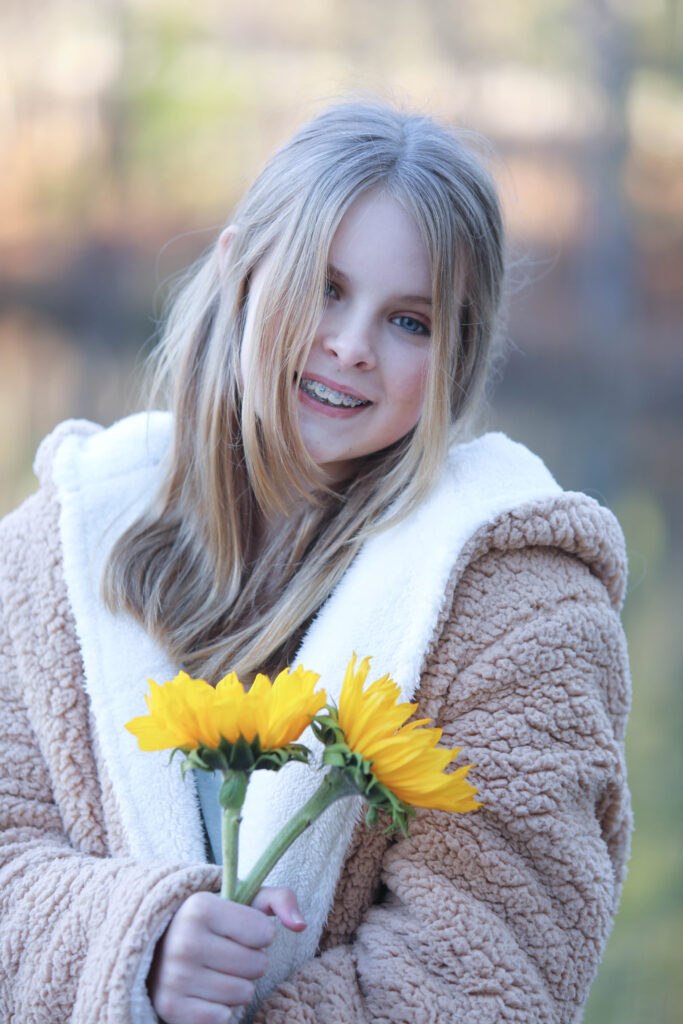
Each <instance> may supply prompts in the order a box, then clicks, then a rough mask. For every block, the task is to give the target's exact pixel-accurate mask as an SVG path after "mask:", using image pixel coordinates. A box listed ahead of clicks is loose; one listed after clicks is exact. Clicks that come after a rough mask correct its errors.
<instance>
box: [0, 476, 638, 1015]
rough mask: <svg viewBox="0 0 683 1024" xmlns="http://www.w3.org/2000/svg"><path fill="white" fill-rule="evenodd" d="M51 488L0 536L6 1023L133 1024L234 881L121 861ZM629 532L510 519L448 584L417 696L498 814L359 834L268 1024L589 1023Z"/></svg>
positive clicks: (536, 508)
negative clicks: (197, 912)
mask: <svg viewBox="0 0 683 1024" xmlns="http://www.w3.org/2000/svg"><path fill="white" fill-rule="evenodd" d="M58 516H59V506H58V503H57V501H56V497H55V493H54V491H53V489H51V487H50V486H49V485H48V486H44V487H43V488H42V489H41V491H40V492H39V493H38V494H37V495H35V496H34V497H32V498H30V499H29V500H28V501H27V502H26V503H25V504H24V505H23V506H22V507H21V508H20V509H19V510H17V512H15V513H14V514H13V515H12V516H10V517H8V518H7V519H6V520H5V521H4V522H3V523H2V525H0V700H1V701H2V716H3V717H2V723H3V729H2V732H1V735H0V743H1V744H2V747H3V749H2V751H1V752H0V766H1V767H0V772H1V775H0V822H1V825H2V833H1V838H0V943H1V946H0V949H1V955H0V1020H2V1021H16V1022H17V1024H19V1022H21V1024H61V1022H67V1021H70V1022H73V1024H95V1022H97V1024H105V1022H106V1024H124V1022H125V1024H131V1021H133V1022H134V1018H133V1017H131V1006H130V991H131V988H132V985H133V980H134V978H135V977H136V974H138V972H139V970H140V968H141V965H142V964H144V957H145V955H149V950H150V949H151V948H152V944H153V942H154V941H155V939H156V937H158V935H159V933H160V930H161V929H162V928H163V926H164V924H165V922H166V921H167V919H168V916H169V914H170V913H171V912H172V911H173V910H174V909H175V908H176V907H177V906H178V905H179V904H180V903H181V902H182V900H183V899H185V898H186V897H187V895H189V894H190V893H191V892H194V891H197V890H199V889H212V890H217V889H218V869H216V868H215V867H213V866H210V865H206V864H196V865H191V866H189V867H188V866H182V867H178V866H174V865H164V864H161V865H151V866H150V865H149V864H145V865H141V864H138V863H136V862H135V861H134V860H133V859H132V858H131V857H129V856H127V855H126V849H125V843H124V841H123V839H122V832H121V828H120V824H119V822H118V821H117V811H116V806H115V802H114V801H113V799H112V796H111V791H110V786H109V785H108V781H107V778H106V776H105V775H104V773H103V770H102V764H101V760H100V759H98V751H97V737H96V736H95V735H94V731H93V728H92V723H91V720H90V716H89V709H88V704H87V699H86V697H85V691H84V688H83V669H82V662H81V657H80V651H79V646H78V641H77V639H76V633H75V627H74V621H73V615H72V612H71V609H70V607H69V603H68V599H67V594H66V588H65V584H64V579H63V575H62V563H61V551H60V544H59V534H58V526H57V523H58ZM624 582H625V557H624V551H623V540H622V538H621V534H620V531H619V528H618V526H617V525H616V522H615V521H614V519H613V518H612V517H611V516H610V514H609V513H607V512H606V511H605V510H604V509H601V508H600V507H599V506H598V505H597V504H596V503H595V502H593V501H592V500H591V499H589V498H586V497H584V496H581V495H561V496H559V497H557V498H554V499H552V500H547V501H544V502H539V503H536V504H535V505H530V506H527V507H525V508H522V509H519V510H517V511H515V512H513V513H509V514H505V515H504V516H501V517H500V518H499V519H497V520H496V521H494V522H492V523H490V524H489V525H488V526H486V527H485V528H484V529H481V530H479V531H478V533H477V534H476V535H475V536H474V537H473V538H472V539H471V541H470V542H469V543H468V545H467V547H466V548H465V550H464V551H463V553H462V555H461V557H460V559H459V561H458V563H457V565H456V566H455V567H454V569H453V573H452V577H451V586H450V588H449V592H448V594H447V595H446V600H445V603H444V608H443V614H442V616H441V619H440V622H439V624H438V628H437V632H436V634H435V636H434V638H433V641H432V645H431V648H430V651H429V654H428V658H427V662H426V665H425V669H424V672H423V675H422V679H421V685H420V690H419V693H418V698H419V701H420V709H421V714H424V715H425V716H431V717H433V718H434V719H435V720H436V721H437V723H438V724H440V725H441V726H442V727H443V729H444V736H443V741H442V742H444V743H447V744H449V745H458V746H462V747H463V752H462V755H461V757H460V758H459V763H463V759H466V760H467V761H472V762H473V763H474V764H475V765H476V769H473V772H472V775H471V777H472V778H473V780H474V781H475V782H476V783H477V785H478V786H479V790H480V796H481V797H482V798H483V800H484V801H485V806H484V807H483V808H482V809H481V810H479V811H478V812H476V813H473V814H468V815H449V814H446V813H442V812H432V811H428V812H422V813H420V814H419V815H418V817H417V819H416V820H415V822H414V823H413V826H412V828H411V833H410V837H409V839H407V840H405V839H403V838H399V839H398V840H397V839H395V838H394V839H387V837H385V836H383V835H382V834H381V833H369V832H368V831H367V830H366V829H365V828H364V827H363V826H361V827H359V828H358V829H357V831H356V833H355V836H354V840H353V842H352V845H351V847H350V849H349V851H348V853H347V857H346V861H345V864H344V867H343V870H342V874H341V877H340V879H339V884H338V888H337V894H336V898H335V904H334V907H333V910H332V913H331V915H330V917H329V920H328V923H327V928H326V930H325V932H324V934H323V939H322V942H321V948H320V951H319V955H318V956H316V958H315V959H314V960H312V961H310V962H309V963H308V964H306V965H304V967H303V968H302V969H300V970H299V971H298V972H297V974H296V975H295V976H294V977H292V978H291V979H290V980H289V981H288V982H286V983H285V984H283V985H282V986H280V988H279V989H277V990H276V991H275V992H274V993H273V994H272V995H271V996H270V997H269V998H268V1000H267V1001H266V1003H265V1004H264V1005H262V1007H261V1008H260V1010H259V1011H258V1013H257V1015H256V1018H255V1019H256V1020H257V1021H258V1022H259V1024H266V1022H267V1024H285V1022H287V1024H294V1022H311V1024H313V1022H316V1024H323V1022H324V1024H351V1022H353V1024H370V1022H372V1024H378V1022H380V1021H382V1022H387V1021H392V1022H394V1021H405V1022H411V1024H421V1022H427V1021H433V1022H437V1021H438V1022H447V1021H448V1022H450V1021H454V1022H456V1021H457V1022H460V1024H488V1022H494V1021H500V1020H505V1021H519V1022H525V1024H536V1022H538V1024H541V1022H544V1024H545V1022H569V1021H575V1020H577V1019H580V1010H581V1007H582V1006H583V1004H584V1002H585V1000H586V997H587V993H588V988H589V985H590V983H591V981H592V979H593V977H594V975H595V972H596V970H597V966H598V964H599V961H600V958H601V955H602V952H603V949H604V946H605V942H606V939H607V936H608V933H609V930H610V927H611V923H612V919H613V915H614V912H615V910H616V906H617V901H618V895H619V890H620V885H621V882H622V880H623V877H624V866H625V861H626V858H627V852H628V838H629V834H630V827H631V817H630V807H629V800H628V792H627V789H626V778H625V769H624V760H623V740H624V729H625V722H626V715H627V712H628V703H629V677H628V667H627V659H626V649H625V643H624V638H623V634H622V631H621V627H620V624H619V619H618V615H617V611H618V607H619V604H620V602H621V599H622V596H623V589H624Z"/></svg>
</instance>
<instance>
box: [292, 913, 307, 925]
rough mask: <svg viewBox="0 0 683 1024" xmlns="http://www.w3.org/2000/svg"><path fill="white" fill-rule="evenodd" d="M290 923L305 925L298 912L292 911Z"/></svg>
mask: <svg viewBox="0 0 683 1024" xmlns="http://www.w3.org/2000/svg"><path fill="white" fill-rule="evenodd" d="M292 921H293V923H294V924H306V922H305V920H304V918H303V915H302V914H301V913H300V912H299V911H298V910H293V911H292Z"/></svg>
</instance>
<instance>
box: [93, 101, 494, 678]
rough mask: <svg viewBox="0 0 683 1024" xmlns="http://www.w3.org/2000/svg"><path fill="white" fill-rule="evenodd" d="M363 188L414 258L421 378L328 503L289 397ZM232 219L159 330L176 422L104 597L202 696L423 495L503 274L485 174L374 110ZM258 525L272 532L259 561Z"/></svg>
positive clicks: (446, 144)
mask: <svg viewBox="0 0 683 1024" xmlns="http://www.w3.org/2000/svg"><path fill="white" fill-rule="evenodd" d="M371 189H372V190H379V191H381V192H383V193H384V194H387V195H389V196H391V197H392V198H394V199H395V200H397V201H398V202H400V203H401V204H402V205H403V206H404V208H405V209H406V210H407V211H408V212H409V213H410V214H411V215H412V216H413V217H414V219H415V222H416V223H417V225H418V227H419V229H420V231H421V233H422V235H423V238H424V240H425V243H426V246H427V250H428V253H429V256H430V259H431V265H432V281H433V296H432V299H433V313H434V317H433V324H432V338H431V343H430V344H431V359H430V368H429V373H428V381H427V390H426V398H425V402H424V408H423V412H422V415H421V417H420V420H419V422H418V423H417V425H416V427H415V428H414V429H413V430H412V431H411V432H410V433H409V434H408V435H406V437H404V438H402V439H401V440H400V441H398V442H397V443H396V444H394V445H392V446H391V447H390V448H388V449H385V450H383V451H381V452H377V453H375V454H373V455H370V456H368V457H366V458H365V459H363V460H361V461H360V463H359V464H358V466H357V471H356V472H355V474H354V476H353V478H352V479H351V480H349V481H348V482H346V483H345V484H343V485H341V486H340V487H338V488H337V489H335V490H332V489H330V488H329V487H326V486H325V485H324V484H322V482H321V478H320V474H319V473H318V472H316V467H315V466H314V465H313V463H312V461H311V459H310V458H309V456H308V454H307V452H306V450H305V448H304V447H303V444H302V442H301V438H300V435H299V431H298V426H297V419H296V412H295V409H294V407H293V401H292V394H293V384H294V380H295V376H296V374H297V373H298V372H300V371H301V369H302V368H303V366H304V364H305V362H306V358H307V355H308V352H309V350H310V347H311V345H312V342H313V337H314V333H315V329H316V326H317V324H318V322H319V319H320V316H321V313H322V308H323V302H324V286H325V280H326V273H327V256H328V251H329V248H330V244H331V241H332V238H333V236H334V233H335V231H336V229H337V227H338V225H339V222H340V220H341V218H342V217H343V215H344V213H345V211H346V210H347V209H348V207H349V206H350V205H351V203H352V202H353V201H354V200H355V199H356V198H357V197H358V196H360V195H361V194H363V193H365V192H367V191H368V190H371ZM234 222H235V224H236V228H237V230H236V231H235V233H234V237H233V238H232V240H231V243H230V250H229V254H228V257H227V258H224V259H221V251H220V243H217V244H216V246H214V248H213V249H212V250H211V251H210V252H209V254H208V255H207V256H206V258H205V259H204V261H203V262H202V263H201V264H200V266H199V267H198V269H197V271H196V273H194V274H193V275H192V277H191V278H190V279H189V280H188V282H187V283H186V285H185V286H184V287H183V288H182V290H181V291H180V292H179V294H178V295H177V298H176V300H175V303H174V305H173V308H172V310H171V313H170V315H169V318H168V322H167V325H166V330H165V333H164V336H163V338H162V340H161V343H160V346H159V349H158V354H157V381H162V382H163V383H164V385H165V387H166V388H167V389H168V391H169V393H170V406H171V409H172V411H173V424H174V427H173V430H174V433H173V445H172V452H171V457H170V463H169V469H168V472H167V475H166V478H165V480H164V483H163V486H162V489H161V492H160V494H159V495H158V496H157V499H156V502H155V503H154V505H153V507H152V508H150V510H149V511H148V512H147V513H146V514H145V515H144V516H143V517H142V518H141V519H140V520H138V521H137V522H136V523H135V524H134V525H133V526H132V527H131V528H130V529H129V530H128V531H127V532H126V533H125V534H124V535H123V536H122V537H121V538H120V540H119V541H118V543H117V544H116V545H115V547H114V549H113V551H112V554H111V556H110V559H109V562H108V565H107V569H106V571H105V577H104V581H103V590H104V595H105V598H106V600H107V602H108V603H109V605H110V606H111V607H112V608H115V609H125V610H126V611H127V612H129V613H130V614H132V615H133V616H135V617H136V618H137V619H138V620H139V621H140V622H142V624H143V625H144V626H145V628H146V629H147V630H148V631H149V632H150V633H151V634H152V635H154V636H156V637H157V638H158V639H159V640H160V641H161V643H162V644H163V645H164V646H165V647H166V649H167V650H168V651H169V653H170V654H171V656H172V657H173V658H174V659H175V660H176V661H177V662H178V663H179V664H182V665H183V666H184V667H186V668H187V669H188V671H191V672H194V673H195V674H203V675H204V676H205V677H206V678H208V679H212V680H215V679H217V678H219V677H220V675H221V674H223V673H225V672H226V671H228V670H229V669H235V670H236V671H238V672H240V673H242V674H243V675H247V676H248V675H249V674H251V673H253V672H254V671H256V670H260V669H263V668H267V669H270V670H272V669H274V668H278V667H282V665H283V664H285V663H287V662H288V661H289V660H290V659H291V657H292V656H293V654H294V651H295V648H296V645H297V644H298V641H299V639H300V637H301V635H302V633H303V631H304V630H305V628H306V625H307V624H308V622H309V621H310V619H311V617H312V616H313V615H314V614H315V612H316V610H317V609H318V608H319V607H320V606H321V604H322V603H323V602H324V601H325V599H326V598H327V596H328V595H329V594H330V592H331V590H332V589H333V587H334V585H335V584H336V583H337V581H338V580H339V579H340V577H341V576H342V574H343V573H344V571H345V569H346V568H347V567H348V565H349V564H350V562H351V560H352V559H353V557H354V555H355V553H356V552H357V550H358V548H359V546H360V544H361V543H362V541H363V540H364V539H365V538H366V537H367V536H368V534H369V533H370V532H372V531H373V530H376V529H379V528H382V527H384V526H386V525H387V524H388V523H389V522H393V521H395V520H396V518H398V517H400V516H404V515H406V514H407V513H408V512H409V511H410V510H411V509H412V508H414V507H415V505H416V503H417V502H419V501H420V499H421V498H422V497H423V496H424V495H425V493H426V492H427V490H428V488H429V487H430V486H431V484H432V483H433V481H434V479H435V477H436V475H437V473H438V471H439V469H440V467H441V466H442V464H443V460H444V457H445V453H446V450H447V448H448V445H449V443H450V442H451V441H452V440H453V438H454V437H455V436H456V434H457V432H458V430H459V429H460V428H461V426H462V424H463V423H464V421H465V417H466V414H467V413H468V412H469V411H470V410H471V409H472V408H473V407H474V405H475V403H476V400H477V397H478V396H479V394H480V393H481V390H482V388H483V384H484V380H485V377H486V373H487V368H488V364H489V361H490V354H491V340H492V337H493V334H494V329H495V326H496V319H497V313H498V307H499V302H500V294H501V285H502V277H503V237H502V235H503V233H502V226H501V217H500V211H499V206H498V200H497V196H496V191H495V188H494V186H493V184H492V181H491V179H490V177H489V175H488V173H487V172H486V171H485V170H484V168H483V167H482V165H481V163H480V162H479V160H478V159H477V158H475V157H474V156H473V155H472V153H471V152H470V150H469V149H468V148H467V146H465V145H464V144H463V142H462V141H461V139H459V137H458V135H457V134H456V133H455V132H453V131H451V130H449V129H447V128H445V127H442V126H439V125H437V124H435V123H434V122H433V121H432V120H431V119H430V118H429V117H424V116H417V115H411V114H406V113H404V112H402V111H398V110H395V109H392V108H389V107H387V106H385V105H383V104H380V103H344V104H341V105H339V106H335V107H332V108H330V109H328V110H327V111H325V112H324V113H322V114H321V115H320V116H318V117H317V118H315V119H314V120H313V121H311V122H310V123H309V124H307V125H305V126H304V127H303V128H302V129H301V130H300V131H299V132H298V133H297V134H296V135H295V136H294V137H293V138H292V139H291V140H290V141H289V142H288V143H287V144H286V145H285V146H283V147H282V148H281V149H280V150H279V151H278V152H277V153H276V154H275V155H274V156H273V157H272V158H271V160H270V161H269V162H268V163H267V164H266V166H265V168H264V169H263V171H262V172H261V174H260V175H259V176H258V178H257V179H256V181H255V183H254V185H253V186H252V188H251V189H250V190H249V192H248V193H247V195H246V196H245V198H244V200H243V202H242V203H241V205H240V206H239V207H238V210H237V211H236V216H235V218H234ZM266 254H269V260H268V267H269V272H268V279H267V280H266V281H265V282H264V287H263V288H262V289H261V300H260V303H259V305H260V307H261V308H259V309H257V310H255V311H252V315H254V314H255V320H254V324H255V326H254V341H253V344H254V351H255V359H254V362H253V365H256V366H258V367H259V380H258V381H256V380H254V379H253V375H251V377H250V378H249V379H246V380H244V381H242V380H241V375H240V366H239V360H240V342H241V337H242V331H243V326H244V320H245V311H246V303H247V302H248V298H249V296H248V293H249V280H250V275H251V274H252V273H253V271H254V268H255V267H256V266H257V265H258V264H259V262H260V261H261V260H262V259H263V257H264V256H265V255H266ZM257 387H258V391H259V395H260V396H262V398H261V408H260V409H259V416H258V417H257V415H256V412H255V401H256V388H257ZM260 516H264V517H265V518H266V519H270V520H271V521H273V520H276V519H277V522H278V526H277V528H276V529H275V530H274V531H271V533H270V540H269V542H268V543H267V545H266V547H265V549H264V550H261V545H260V544H259V543H258V537H257V529H258V522H259V517H260Z"/></svg>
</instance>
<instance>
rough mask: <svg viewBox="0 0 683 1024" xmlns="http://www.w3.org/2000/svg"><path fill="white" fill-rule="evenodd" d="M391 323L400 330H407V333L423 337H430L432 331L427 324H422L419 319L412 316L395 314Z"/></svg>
mask: <svg viewBox="0 0 683 1024" xmlns="http://www.w3.org/2000/svg"><path fill="white" fill-rule="evenodd" d="M392 323H394V324H396V326H397V327H400V328H401V329H402V330H404V331H408V333H409V334H419V335H421V336H422V337H423V338H429V337H431V333H432V332H431V331H430V330H429V328H428V327H427V325H426V324H423V323H422V321H421V320H416V319H415V317H414V316H396V317H394V318H393V320H392Z"/></svg>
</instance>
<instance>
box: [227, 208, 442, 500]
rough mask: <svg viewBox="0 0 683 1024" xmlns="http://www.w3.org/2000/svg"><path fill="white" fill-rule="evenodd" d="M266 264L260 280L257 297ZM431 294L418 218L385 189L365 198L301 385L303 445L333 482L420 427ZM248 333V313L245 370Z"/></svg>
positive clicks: (342, 246) (343, 235)
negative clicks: (357, 463)
mask: <svg viewBox="0 0 683 1024" xmlns="http://www.w3.org/2000/svg"><path fill="white" fill-rule="evenodd" d="M262 269H263V268H262V266H261V267H259V268H257V270H256V272H255V273H254V275H253V277H252V282H251V287H250V295H251V296H252V298H253V299H257V298H258V293H257V292H256V289H258V288H259V287H260V285H261V282H262V280H263V277H264V276H265V275H263V274H262ZM431 296H432V273H431V264H430V259H429V255H428V252H427V248H426V246H425V243H424V241H423V239H422V236H421V235H420V232H419V230H418V227H417V224H416V223H415V221H414V220H413V218H412V216H411V215H410V214H409V213H408V212H407V211H406V210H405V209H404V208H403V207H402V206H401V205H400V203H398V202H397V201H396V200H395V199H392V198H391V197H390V196H388V195H385V194H383V193H381V192H367V193H365V194H363V195H362V196H360V197H359V198H358V199H356V200H355V201H354V202H353V203H352V205H351V206H350V207H349V209H348V210H347V212H346V213H345V215H344V217H343V218H342V220H341V222H340V224H339V227H338V229H337V231H336V233H335V235H334V238H333V239H332V244H331V246H330V252H329V257H328V269H327V286H326V302H325V309H324V311H323V315H322V318H321V320H320V323H319V325H318V329H317V331H316V334H315V339H314V342H313V347H312V348H311V351H310V354H309V356H308V360H307V362H306V366H305V368H304V370H303V373H302V375H301V378H300V379H299V381H298V387H297V410H298V417H299V429H300V431H301V436H302V439H303V442H304V445H305V447H306V450H307V452H308V454H309V455H310V456H311V458H312V459H313V461H314V462H315V463H317V465H318V466H319V467H320V468H321V469H322V470H323V472H324V474H325V478H326V480H327V481H329V482H330V483H336V482H339V481H341V480H344V479H346V478H348V477H349V476H351V475H352V474H353V469H354V464H355V462H356V460H358V459H360V458H362V457H363V456H365V455H370V454H372V453H373V452H377V451H380V450H381V449H382V448H387V447H388V446H389V445H391V444H393V443H394V442H395V441H398V440H399V439H400V438H402V437H403V436H404V435H405V434H407V433H408V432H409V431H410V430H412V428H413V427H414V426H415V424H416V423H417V421H418V419H419V417H420V413H421V412H422V406H423V403H424V396H425V387H426V380H427V370H428V367H429V359H430V347H431V343H430V334H431V314H432V299H431ZM255 305H256V302H255V301H254V302H252V303H250V307H251V308H252V309H253V307H254V306H255ZM250 332H251V324H250V317H249V311H248V312H247V320H246V325H245V332H244V339H243V345H242V373H243V374H246V373H248V372H249V351H250V345H249V338H250ZM257 412H258V409H257Z"/></svg>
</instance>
